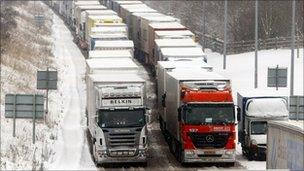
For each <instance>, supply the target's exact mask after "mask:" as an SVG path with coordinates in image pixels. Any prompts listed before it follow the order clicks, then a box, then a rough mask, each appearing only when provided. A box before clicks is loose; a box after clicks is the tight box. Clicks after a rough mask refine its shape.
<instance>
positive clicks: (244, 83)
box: [207, 48, 304, 99]
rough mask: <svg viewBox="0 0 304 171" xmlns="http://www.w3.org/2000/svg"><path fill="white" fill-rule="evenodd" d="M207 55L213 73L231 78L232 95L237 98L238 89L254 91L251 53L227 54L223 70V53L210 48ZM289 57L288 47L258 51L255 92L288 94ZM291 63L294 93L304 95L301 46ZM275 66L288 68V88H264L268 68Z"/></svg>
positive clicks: (252, 55) (265, 86)
mask: <svg viewBox="0 0 304 171" xmlns="http://www.w3.org/2000/svg"><path fill="white" fill-rule="evenodd" d="M207 55H208V63H209V64H210V65H212V66H213V67H214V69H215V71H216V72H219V73H221V74H222V75H224V76H227V77H228V78H230V79H232V89H233V91H234V97H236V93H237V92H238V91H241V92H248V91H254V52H248V53H242V54H235V55H228V56H227V67H226V70H223V55H221V54H219V53H214V52H210V51H207ZM295 55H296V51H295ZM290 56H291V50H290V49H278V50H275V49H272V50H260V51H259V52H258V61H259V62H258V88H257V89H256V91H258V92H260V93H267V94H268V93H272V94H280V95H285V96H287V95H289V90H290V89H289V82H290V63H291V57H290ZM294 64H295V69H294V70H295V72H294V80H295V81H294V95H303V89H304V87H303V73H304V72H303V66H304V65H303V48H302V49H300V55H299V58H297V56H295V62H294ZM277 65H279V67H288V80H287V81H288V87H287V88H279V90H278V91H276V89H275V88H268V87H267V68H268V67H276V66H277ZM235 99H236V98H235Z"/></svg>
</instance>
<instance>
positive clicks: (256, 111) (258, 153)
mask: <svg viewBox="0 0 304 171" xmlns="http://www.w3.org/2000/svg"><path fill="white" fill-rule="evenodd" d="M255 94H256V93H251V92H247V93H239V92H238V94H237V104H238V110H239V111H240V116H238V117H239V119H238V120H239V121H240V122H239V126H238V129H239V130H238V136H239V142H240V143H241V146H242V153H243V155H244V156H246V157H247V158H248V159H249V160H253V159H255V160H266V152H267V148H266V147H267V144H266V142H267V141H266V140H267V134H266V133H267V123H268V122H269V121H274V120H287V119H288V116H289V112H288V107H287V106H288V104H287V98H286V97H281V96H273V95H272V96H266V95H264V96H261V95H255Z"/></svg>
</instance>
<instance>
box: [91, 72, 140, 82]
mask: <svg viewBox="0 0 304 171" xmlns="http://www.w3.org/2000/svg"><path fill="white" fill-rule="evenodd" d="M89 77H90V78H91V79H92V81H93V82H145V80H143V79H142V78H141V77H140V76H138V75H137V74H131V73H128V74H121V73H106V74H103V73H98V74H89Z"/></svg>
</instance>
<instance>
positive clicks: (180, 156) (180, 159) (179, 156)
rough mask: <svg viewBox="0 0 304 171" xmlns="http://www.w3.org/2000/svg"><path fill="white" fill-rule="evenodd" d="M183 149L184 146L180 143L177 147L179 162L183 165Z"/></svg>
mask: <svg viewBox="0 0 304 171" xmlns="http://www.w3.org/2000/svg"><path fill="white" fill-rule="evenodd" d="M183 153H184V152H183V149H182V145H181V144H180V143H178V146H177V160H178V162H180V163H181V164H183Z"/></svg>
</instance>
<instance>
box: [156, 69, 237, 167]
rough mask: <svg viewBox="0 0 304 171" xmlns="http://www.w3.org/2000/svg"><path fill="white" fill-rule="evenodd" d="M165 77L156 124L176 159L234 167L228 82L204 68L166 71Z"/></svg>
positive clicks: (234, 127)
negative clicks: (158, 123) (160, 110)
mask: <svg viewBox="0 0 304 171" xmlns="http://www.w3.org/2000/svg"><path fill="white" fill-rule="evenodd" d="M164 75H165V76H164V78H163V80H162V81H163V82H164V84H165V86H164V89H163V90H162V91H163V92H164V94H163V95H161V96H159V97H158V98H161V99H159V100H161V102H162V107H163V110H164V112H163V113H160V116H159V122H160V128H161V130H162V132H163V134H164V137H165V138H166V141H167V142H168V146H169V149H170V151H171V152H172V153H173V155H174V156H175V157H176V159H177V160H178V161H179V162H180V163H182V164H183V163H204V162H208V163H212V162H216V163H224V164H225V165H226V164H227V165H234V163H235V148H236V144H235V143H236V130H235V129H236V121H235V111H236V110H235V106H234V103H233V98H232V90H231V85H230V80H229V79H227V78H225V77H223V76H221V75H218V74H216V73H214V72H210V71H206V70H204V69H191V70H189V69H187V70H183V69H175V70H172V71H171V70H167V71H165V74H164ZM158 79H160V78H158ZM158 86H159V85H158ZM160 88H162V87H160Z"/></svg>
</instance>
